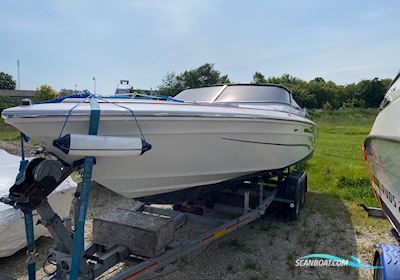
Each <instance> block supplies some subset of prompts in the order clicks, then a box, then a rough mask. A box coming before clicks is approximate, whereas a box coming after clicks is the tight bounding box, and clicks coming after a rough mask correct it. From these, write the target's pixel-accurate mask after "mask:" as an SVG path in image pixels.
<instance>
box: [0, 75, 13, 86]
mask: <svg viewBox="0 0 400 280" xmlns="http://www.w3.org/2000/svg"><path fill="white" fill-rule="evenodd" d="M15 86H16V82H15V81H14V80H13V77H12V76H11V75H9V74H7V73H5V72H0V89H15Z"/></svg>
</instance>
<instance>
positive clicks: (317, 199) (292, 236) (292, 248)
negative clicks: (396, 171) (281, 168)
mask: <svg viewBox="0 0 400 280" xmlns="http://www.w3.org/2000/svg"><path fill="white" fill-rule="evenodd" d="M0 147H2V148H4V149H7V150H8V151H10V152H14V153H15V152H18V148H17V147H16V146H15V145H13V144H10V143H0ZM325 202H326V203H327V204H328V202H329V205H332V203H333V204H334V205H335V208H334V209H330V210H328V211H323V210H321V209H320V208H319V207H317V206H319V205H324V203H325ZM136 204H137V202H136V201H134V200H130V199H127V198H124V197H121V196H119V195H118V194H115V193H113V192H111V191H110V190H108V189H106V188H104V187H102V186H99V185H97V184H93V187H92V191H91V196H90V203H89V211H88V221H87V224H86V239H87V240H90V238H91V226H92V219H93V217H94V216H96V215H97V214H99V213H103V212H105V211H107V210H109V209H113V208H115V207H121V208H128V209H129V208H132V207H134V206H135V205H136ZM204 230H206V228H199V227H197V226H194V225H186V226H184V227H183V228H181V229H179V230H178V232H177V236H178V237H179V238H183V239H185V238H188V237H190V236H192V235H194V234H195V233H196V234H197V233H199V232H201V231H204ZM379 243H393V244H395V243H396V241H395V239H394V238H393V237H392V236H391V234H390V232H384V233H382V234H377V233H375V232H374V231H372V230H368V229H365V230H363V231H362V232H360V231H358V230H356V229H355V228H354V226H353V225H352V222H351V218H350V213H349V210H348V207H347V206H346V205H345V204H344V203H343V202H342V201H341V200H340V199H339V198H335V197H330V196H328V195H326V194H320V193H313V192H309V193H308V196H307V202H306V205H305V208H304V209H303V212H302V213H301V217H300V219H299V220H298V221H296V222H289V221H288V219H287V217H286V215H284V214H283V213H282V212H280V211H279V209H275V210H274V209H272V211H270V212H269V213H267V215H266V216H265V217H264V218H262V219H259V220H257V221H255V222H253V223H252V224H249V225H247V226H244V227H243V228H241V229H239V230H238V231H236V232H235V233H233V234H230V235H228V236H226V237H224V238H223V239H222V240H219V241H217V242H215V243H213V244H212V245H210V246H209V247H208V248H206V249H205V250H202V251H201V252H196V253H194V254H192V256H188V257H187V258H185V259H184V260H182V261H180V262H178V263H176V264H173V265H168V266H167V267H165V268H164V269H163V270H161V271H159V272H157V273H153V274H151V275H149V276H148V277H147V278H146V277H145V278H144V279H164V280H166V279H195V280H196V279H199V280H200V279H249V280H256V279H280V280H283V279H372V272H371V271H370V270H365V269H364V270H358V269H354V268H349V267H335V268H327V267H317V268H315V267H314V268H313V267H296V266H295V261H296V259H298V258H300V257H302V256H304V255H307V254H312V253H324V254H332V255H337V256H339V257H343V258H345V259H349V258H350V257H351V256H356V257H358V258H359V259H360V261H361V262H362V263H369V264H372V254H373V252H374V249H375V246H376V245H377V244H379ZM36 245H37V249H38V253H39V257H38V258H39V259H38V266H37V275H38V279H41V278H42V277H44V276H45V275H46V274H45V271H44V270H43V263H44V260H45V258H46V252H47V250H48V249H49V248H51V246H52V245H53V240H52V239H51V238H50V237H41V238H39V240H38V241H37V242H36ZM25 259H26V255H25V250H24V249H23V250H21V251H19V252H17V253H16V254H14V255H13V256H11V257H8V258H2V259H0V273H6V274H9V275H10V276H13V277H15V278H17V279H27V276H26V269H25ZM44 267H45V269H46V270H47V271H48V272H51V270H52V268H53V267H52V266H51V265H49V264H45V265H44ZM0 279H1V275H0Z"/></svg>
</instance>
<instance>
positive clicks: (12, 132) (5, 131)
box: [0, 118, 19, 141]
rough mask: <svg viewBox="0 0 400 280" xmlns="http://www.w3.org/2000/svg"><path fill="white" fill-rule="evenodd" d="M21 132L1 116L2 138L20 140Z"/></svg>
mask: <svg viewBox="0 0 400 280" xmlns="http://www.w3.org/2000/svg"><path fill="white" fill-rule="evenodd" d="M18 137H19V133H18V131H17V130H16V129H14V128H13V127H11V126H9V125H8V124H6V123H4V119H3V118H0V140H5V141H13V140H18Z"/></svg>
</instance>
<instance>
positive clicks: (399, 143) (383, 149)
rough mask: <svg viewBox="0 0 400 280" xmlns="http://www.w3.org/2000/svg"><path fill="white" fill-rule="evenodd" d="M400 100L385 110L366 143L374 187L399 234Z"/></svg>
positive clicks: (365, 147) (368, 165)
mask: <svg viewBox="0 0 400 280" xmlns="http://www.w3.org/2000/svg"><path fill="white" fill-rule="evenodd" d="M399 119H400V99H397V100H395V101H394V102H393V103H392V104H390V105H389V106H388V107H386V108H385V109H384V110H382V111H381V112H380V113H379V115H378V117H377V118H376V120H375V123H374V125H373V127H372V130H371V133H370V135H369V136H368V137H367V139H366V140H365V143H364V150H365V151H364V152H365V157H366V164H367V167H368V169H369V171H370V181H371V186H372V188H373V190H374V193H375V195H376V196H377V199H378V200H379V202H380V203H381V206H382V208H383V210H384V212H385V213H386V215H387V217H388V218H389V220H390V222H391V223H392V225H393V226H394V228H396V229H397V231H400V124H399V122H398V120H399Z"/></svg>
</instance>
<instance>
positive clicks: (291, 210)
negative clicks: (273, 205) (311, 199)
mask: <svg viewBox="0 0 400 280" xmlns="http://www.w3.org/2000/svg"><path fill="white" fill-rule="evenodd" d="M286 188H287V194H288V198H289V199H291V200H293V202H291V203H289V204H288V205H287V213H288V216H289V220H290V221H297V220H298V219H299V216H300V201H301V188H300V184H295V185H287V186H286Z"/></svg>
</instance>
